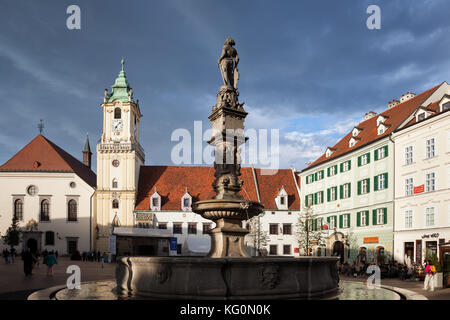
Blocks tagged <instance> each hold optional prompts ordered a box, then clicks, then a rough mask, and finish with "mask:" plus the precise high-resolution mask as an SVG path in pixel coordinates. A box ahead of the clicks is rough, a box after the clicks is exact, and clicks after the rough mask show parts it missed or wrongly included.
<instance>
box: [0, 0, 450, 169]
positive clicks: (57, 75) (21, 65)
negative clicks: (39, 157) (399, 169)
mask: <svg viewBox="0 0 450 320" xmlns="http://www.w3.org/2000/svg"><path fill="white" fill-rule="evenodd" d="M71 4H77V5H79V6H80V8H81V30H69V29H67V27H66V19H67V17H68V15H67V14H66V9H67V7H68V6H69V5H71ZM372 4H376V5H378V6H379V7H380V8H381V29H380V30H369V29H368V28H367V27H366V20H367V18H368V17H369V14H367V13H366V10H367V8H368V6H369V5H372ZM449 12H450V2H449V1H445V0H442V1H439V0H427V1H424V0H423V1H395V0H389V1H379V0H370V1H365V0H341V1H335V0H333V1H331V0H330V1H325V0H318V1H298V0H292V1H274V0H272V1H266V0H249V1H238V0H227V1H213V0H152V1H149V0H142V1H137V0H135V1H106V0H105V1H83V0H76V1H62V0H54V1H50V0H40V1H29V0H2V1H1V3H0V76H1V80H0V109H1V117H0V128H1V131H0V163H4V162H6V161H7V160H8V159H9V158H10V157H11V156H12V155H13V154H15V153H16V152H17V151H18V150H20V149H21V148H22V147H23V146H24V145H26V144H27V143H28V142H29V141H30V140H31V139H33V138H34V137H35V136H36V135H37V134H38V129H37V124H38V123H39V119H44V122H45V129H44V135H45V136H46V137H47V138H49V139H50V140H52V141H53V142H55V143H56V144H58V145H59V146H61V147H62V148H63V149H65V150H66V151H68V152H69V153H71V154H73V155H74V156H76V157H78V158H81V150H82V148H83V146H84V141H85V136H86V133H87V132H88V133H89V137H90V141H91V147H93V149H94V146H95V145H96V144H97V142H98V140H99V138H100V135H101V132H102V110H101V107H100V103H101V102H102V97H103V91H104V89H105V88H110V86H111V85H112V84H113V83H114V80H115V78H116V77H117V75H118V72H119V71H120V60H121V58H122V57H125V60H126V63H125V70H126V73H127V76H128V79H129V82H130V84H131V86H132V87H133V93H134V96H135V98H137V99H139V100H140V106H141V111H142V113H143V115H144V117H143V118H142V121H141V126H142V127H141V144H142V146H143V148H144V150H145V152H146V164H172V160H171V150H172V148H173V147H174V146H175V144H176V143H175V142H172V141H171V134H172V132H173V131H174V130H175V129H177V128H186V129H188V130H190V131H192V132H193V127H194V121H199V120H202V121H203V128H204V129H207V128H209V126H210V124H209V122H208V120H207V117H208V115H209V114H210V111H211V106H213V105H214V104H215V100H216V93H217V90H218V88H219V86H220V85H221V77H220V74H219V71H218V69H217V59H218V57H219V55H220V51H221V47H222V45H223V42H224V40H225V38H226V37H228V36H230V37H232V38H234V39H235V41H236V48H237V50H238V53H239V56H240V67H239V72H240V77H241V78H240V81H239V91H240V100H241V101H243V102H245V104H246V105H245V108H246V110H247V111H248V112H249V115H248V117H247V119H246V123H245V124H246V127H247V128H262V129H269V130H270V129H278V130H280V131H279V132H280V148H279V153H280V166H281V167H283V168H288V167H291V166H293V167H295V168H297V169H302V168H303V167H304V166H305V162H306V161H311V160H314V159H315V158H316V157H318V156H319V155H320V154H322V153H323V152H324V151H325V148H326V147H327V146H331V145H334V144H335V143H336V142H337V140H338V139H339V138H340V137H342V136H343V135H344V134H345V133H346V132H347V131H349V130H351V129H352V127H353V126H354V125H355V124H357V123H358V122H360V121H361V120H362V117H363V115H364V113H366V112H367V111H369V110H374V111H376V112H380V111H383V110H384V109H386V107H387V102H388V101H390V100H392V99H393V98H398V97H399V96H401V94H403V93H405V92H407V91H412V92H415V93H420V92H422V91H423V90H426V89H428V88H431V87H432V86H434V85H437V84H439V83H441V82H442V81H448V80H450V56H449V52H450V41H449V40H448V34H449V31H450V20H449V19H448V13H449ZM93 151H94V150H93ZM94 152H95V151H94Z"/></svg>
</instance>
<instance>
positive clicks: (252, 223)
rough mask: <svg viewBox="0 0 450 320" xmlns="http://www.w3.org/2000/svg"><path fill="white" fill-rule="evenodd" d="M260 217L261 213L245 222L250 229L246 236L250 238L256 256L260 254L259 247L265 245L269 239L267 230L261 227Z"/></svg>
mask: <svg viewBox="0 0 450 320" xmlns="http://www.w3.org/2000/svg"><path fill="white" fill-rule="evenodd" d="M260 217H261V215H258V216H254V217H253V218H251V219H250V220H249V221H248V222H247V228H248V229H249V231H250V232H249V233H248V234H247V236H248V237H249V238H250V239H251V243H252V245H253V248H255V251H256V255H257V256H259V255H260V254H261V249H262V248H263V247H265V246H267V244H268V243H269V241H270V238H269V235H268V233H267V231H264V230H263V229H262V224H261V220H260Z"/></svg>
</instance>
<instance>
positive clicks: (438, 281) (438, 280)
mask: <svg viewBox="0 0 450 320" xmlns="http://www.w3.org/2000/svg"><path fill="white" fill-rule="evenodd" d="M431 263H432V264H433V265H434V267H435V268H436V274H435V275H434V277H433V280H434V287H435V288H436V289H438V288H442V287H443V284H444V273H443V272H442V265H441V263H440V262H439V259H438V257H437V255H436V254H435V253H434V254H433V255H432V256H431Z"/></svg>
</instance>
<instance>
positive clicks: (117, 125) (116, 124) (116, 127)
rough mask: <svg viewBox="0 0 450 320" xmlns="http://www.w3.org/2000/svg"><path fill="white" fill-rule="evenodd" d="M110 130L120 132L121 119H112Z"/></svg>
mask: <svg viewBox="0 0 450 320" xmlns="http://www.w3.org/2000/svg"><path fill="white" fill-rule="evenodd" d="M112 128H113V130H114V131H116V132H121V131H122V129H123V123H122V119H113V121H112Z"/></svg>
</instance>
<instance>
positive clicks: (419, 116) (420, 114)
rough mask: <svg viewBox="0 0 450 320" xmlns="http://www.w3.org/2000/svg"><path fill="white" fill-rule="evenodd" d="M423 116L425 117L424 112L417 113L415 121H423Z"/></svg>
mask: <svg viewBox="0 0 450 320" xmlns="http://www.w3.org/2000/svg"><path fill="white" fill-rule="evenodd" d="M425 116H426V114H425V112H422V113H419V114H418V115H417V121H421V120H423V119H425Z"/></svg>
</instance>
